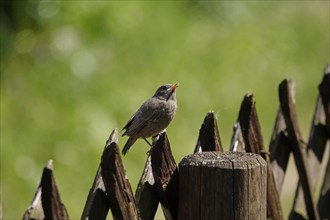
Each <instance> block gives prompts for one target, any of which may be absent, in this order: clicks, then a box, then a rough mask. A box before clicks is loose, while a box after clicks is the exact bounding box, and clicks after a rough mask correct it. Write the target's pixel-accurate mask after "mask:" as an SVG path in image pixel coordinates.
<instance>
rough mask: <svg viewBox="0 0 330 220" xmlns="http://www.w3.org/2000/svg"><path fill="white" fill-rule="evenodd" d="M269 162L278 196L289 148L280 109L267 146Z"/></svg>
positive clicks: (288, 156) (287, 160) (289, 151)
mask: <svg viewBox="0 0 330 220" xmlns="http://www.w3.org/2000/svg"><path fill="white" fill-rule="evenodd" d="M269 151H270V161H271V165H272V171H273V174H274V180H275V184H276V189H277V192H278V194H281V191H282V186H283V182H284V177H285V173H286V168H287V166H288V162H289V158H290V153H291V146H290V143H289V139H288V137H287V132H286V125H285V121H284V117H283V114H282V112H281V109H279V110H278V112H277V116H276V121H275V126H274V129H273V134H272V137H271V140H270V144H269Z"/></svg>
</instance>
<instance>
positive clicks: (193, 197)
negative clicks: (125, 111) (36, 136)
mask: <svg viewBox="0 0 330 220" xmlns="http://www.w3.org/2000/svg"><path fill="white" fill-rule="evenodd" d="M294 88H295V83H294V82H293V81H292V80H287V79H285V80H283V81H282V82H281V83H280V85H279V91H278V92H279V102H280V103H279V106H280V107H279V110H278V113H277V116H276V120H275V126H274V130H273V134H272V136H271V141H270V143H269V151H267V149H266V147H265V144H264V140H263V136H262V132H261V129H260V124H259V119H258V114H257V110H256V101H255V97H254V96H253V94H246V95H245V96H244V98H243V101H242V104H241V108H240V111H239V114H238V119H237V122H236V124H235V126H234V132H233V136H232V139H231V144H230V152H223V147H222V144H221V138H220V135H219V131H218V126H217V120H216V116H215V114H214V113H213V112H209V113H207V115H206V117H205V119H204V121H203V123H202V126H201V128H200V131H199V137H198V140H197V144H196V146H195V149H194V152H193V154H192V155H188V156H186V157H185V158H183V159H182V161H181V162H180V163H179V167H178V166H177V164H176V162H175V160H174V157H173V155H172V152H171V147H170V142H169V139H168V137H167V134H166V132H164V133H162V134H160V135H159V137H158V139H157V140H154V141H153V143H152V145H153V147H152V148H151V150H150V152H149V154H148V155H147V158H146V162H145V167H144V170H143V172H142V175H141V178H140V181H139V184H138V186H137V190H136V192H135V195H134V193H133V191H132V188H131V185H130V183H129V181H128V179H127V177H126V176H125V169H124V166H123V162H122V159H121V155H120V150H119V147H118V138H117V131H116V129H115V130H114V131H113V132H112V133H111V135H110V137H109V138H108V140H107V142H106V145H105V148H104V151H103V154H102V157H101V162H100V166H99V168H98V170H97V172H96V176H95V179H94V182H93V185H92V187H91V189H90V192H89V194H88V196H87V201H86V204H85V207H84V210H83V211H82V216H81V219H97V220H101V219H106V217H107V215H108V212H109V210H111V213H112V216H113V218H114V219H153V218H154V217H155V213H156V211H157V207H158V204H159V203H160V204H161V207H162V210H163V213H164V216H165V219H208V218H209V217H210V216H213V217H215V218H218V219H219V218H222V219H242V218H248V217H250V218H251V219H252V218H261V219H264V218H266V213H267V217H268V218H271V219H276V220H277V219H316V220H318V219H330V206H329V204H330V163H329V138H330V65H328V66H327V67H326V69H325V71H324V76H323V79H322V82H321V83H320V85H319V88H318V89H319V96H318V98H317V101H316V106H315V112H314V116H313V120H312V125H311V131H310V136H309V139H308V142H307V143H306V142H305V141H304V140H303V137H302V135H301V132H300V128H299V123H298V119H297V114H296V109H295V95H294V93H295V90H294ZM236 151H237V153H234V152H236ZM248 152H250V153H248ZM251 153H252V154H251ZM291 153H292V155H293V158H294V162H295V165H296V168H297V172H298V175H299V182H298V184H297V188H296V193H295V198H294V204H293V206H292V209H291V212H290V214H289V216H284V215H283V212H282V205H281V202H280V194H281V191H282V186H283V181H284V177H285V175H286V169H287V165H288V161H289V156H290V154H291ZM258 155H259V156H258ZM256 156H257V157H256ZM228 164H229V165H228ZM321 167H323V168H324V169H326V172H325V173H324V175H323V176H321V175H320V170H321ZM235 168H237V169H235ZM228 170H230V172H229V173H228V172H227V171H228ZM225 176H226V178H224V177H225ZM318 180H321V181H322V182H323V184H322V186H321V189H320V190H317V189H316V183H317V181H318ZM246 182H248V184H247V183H246ZM234 183H235V184H234ZM318 191H320V192H319V193H318ZM318 194H319V195H318ZM256 216H257V217H256ZM23 219H69V215H68V213H67V211H66V209H65V206H64V205H63V203H62V201H61V198H60V194H59V190H58V188H57V186H56V183H55V179H54V174H53V170H52V161H49V162H48V164H47V166H46V167H45V168H44V171H43V174H42V177H41V181H40V185H39V186H38V188H37V191H36V193H35V197H34V198H33V201H32V203H31V205H30V207H29V208H28V209H27V210H26V212H25V213H24V216H23Z"/></svg>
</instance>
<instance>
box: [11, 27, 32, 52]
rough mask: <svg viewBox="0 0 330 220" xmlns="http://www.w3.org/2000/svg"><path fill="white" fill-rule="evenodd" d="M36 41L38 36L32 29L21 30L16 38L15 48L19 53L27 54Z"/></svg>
mask: <svg viewBox="0 0 330 220" xmlns="http://www.w3.org/2000/svg"><path fill="white" fill-rule="evenodd" d="M35 43H36V36H35V34H34V32H33V31H32V30H30V29H25V30H22V31H21V32H19V33H18V34H17V36H16V40H15V49H16V51H17V52H18V53H21V54H25V53H29V52H31V50H32V49H33V47H34V45H35Z"/></svg>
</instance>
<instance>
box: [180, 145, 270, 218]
mask: <svg viewBox="0 0 330 220" xmlns="http://www.w3.org/2000/svg"><path fill="white" fill-rule="evenodd" d="M179 170H180V172H179V219H266V213H267V208H266V194H267V193H266V187H267V163H266V162H265V161H264V160H263V159H262V157H261V156H259V155H257V154H253V153H244V152H215V151H213V152H211V151H210V152H202V153H196V154H192V155H188V156H186V157H184V158H183V159H182V161H181V162H180V165H179Z"/></svg>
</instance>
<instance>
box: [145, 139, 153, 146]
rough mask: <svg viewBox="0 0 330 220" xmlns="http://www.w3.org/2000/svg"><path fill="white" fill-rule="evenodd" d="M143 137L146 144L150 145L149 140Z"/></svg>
mask: <svg viewBox="0 0 330 220" xmlns="http://www.w3.org/2000/svg"><path fill="white" fill-rule="evenodd" d="M143 139H144V140H145V142H147V144H148V145H149V146H150V147H151V146H152V145H151V144H150V142H149V141H148V140H147V138H145V137H143Z"/></svg>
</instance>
